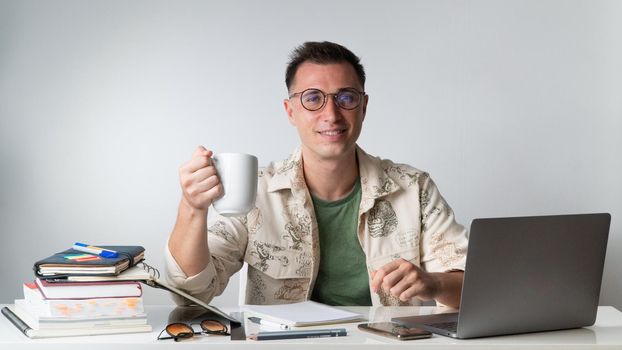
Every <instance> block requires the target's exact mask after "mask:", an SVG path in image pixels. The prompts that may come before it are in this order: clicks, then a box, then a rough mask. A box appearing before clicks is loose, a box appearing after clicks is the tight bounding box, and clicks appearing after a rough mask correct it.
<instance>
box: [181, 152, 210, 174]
mask: <svg viewBox="0 0 622 350" xmlns="http://www.w3.org/2000/svg"><path fill="white" fill-rule="evenodd" d="M213 153H214V152H212V151H210V150H207V149H205V148H204V147H203V146H199V147H198V148H197V149H196V150H195V151H194V154H193V155H192V159H190V161H189V162H188V163H186V164H184V165H183V166H182V168H181V170H180V171H182V172H185V173H187V174H191V173H194V172H195V171H197V170H199V169H202V168H206V167H208V166H211V165H212V159H211V156H212V155H213Z"/></svg>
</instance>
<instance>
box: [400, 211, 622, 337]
mask: <svg viewBox="0 0 622 350" xmlns="http://www.w3.org/2000/svg"><path fill="white" fill-rule="evenodd" d="M610 221H611V216H610V215H609V214H579V215H557V216H533V217H515V218H492V219H475V220H473V223H472V224H471V232H470V238H469V251H468V254H467V261H466V268H465V273H464V283H463V285H462V299H461V303H460V305H461V306H460V310H459V312H457V313H445V314H437V315H420V316H410V317H396V318H393V319H392V321H394V322H397V323H400V324H403V325H406V326H408V327H418V328H423V329H426V330H429V331H431V332H433V333H436V334H441V335H445V336H449V337H454V338H475V337H486V336H494V335H503V334H516V333H527V332H540V331H550V330H557V329H568V328H578V327H584V326H590V325H592V324H594V321H595V319H596V310H597V307H598V297H599V294H600V285H601V280H602V275H603V265H604V262H605V251H606V249H607V237H608V235H609V223H610Z"/></svg>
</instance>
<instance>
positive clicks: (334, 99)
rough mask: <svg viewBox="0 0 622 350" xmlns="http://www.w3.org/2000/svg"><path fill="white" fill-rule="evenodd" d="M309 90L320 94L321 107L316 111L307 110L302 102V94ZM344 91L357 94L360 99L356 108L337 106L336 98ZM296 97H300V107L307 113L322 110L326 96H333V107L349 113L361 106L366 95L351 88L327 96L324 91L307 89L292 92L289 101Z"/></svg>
mask: <svg viewBox="0 0 622 350" xmlns="http://www.w3.org/2000/svg"><path fill="white" fill-rule="evenodd" d="M310 90H313V91H318V92H319V93H320V94H322V97H323V98H324V101H323V102H322V105H321V106H320V107H318V108H316V109H309V108H307V106H305V103H304V102H303V101H302V96H303V95H304V93H305V92H307V91H310ZM344 91H348V92H355V93H357V94H359V95H360V96H361V98H360V99H359V101H358V103H357V104H356V106H354V107H352V108H346V107H344V106H342V105H341V104H339V99H338V98H337V96H339V94H340V93H342V92H344ZM296 95H300V104H301V105H302V107H303V108H304V109H306V110H307V111H310V112H315V111H319V110H320V109H322V108H324V106H326V102H327V101H328V96H333V103H335V105H336V106H337V107H339V108H343V109H345V110H347V111H351V110H354V109H357V108H358V107H359V106H360V105H361V102H362V101H363V99H364V98H365V96H366V95H367V94H366V93H365V91H359V90H357V89H355V88H351V87H348V88H343V89H339V90H338V91H337V92H336V93H333V94H327V93H325V92H324V91H322V90H320V89H316V88H309V89H304V90H302V91H300V92H294V93H293V94H291V95H289V99H292V97H295V96H296Z"/></svg>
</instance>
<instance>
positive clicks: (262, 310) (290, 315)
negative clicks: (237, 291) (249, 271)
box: [244, 300, 363, 327]
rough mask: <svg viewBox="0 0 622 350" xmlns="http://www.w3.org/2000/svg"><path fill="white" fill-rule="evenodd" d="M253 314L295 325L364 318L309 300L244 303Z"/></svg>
mask: <svg viewBox="0 0 622 350" xmlns="http://www.w3.org/2000/svg"><path fill="white" fill-rule="evenodd" d="M244 308H245V309H246V310H247V311H249V312H250V313H252V314H255V315H257V316H261V318H262V319H263V318H265V319H266V320H270V321H273V322H277V323H281V324H284V325H288V326H293V327H303V326H316V325H322V324H334V323H348V322H357V321H360V320H363V315H361V314H359V313H356V312H351V311H347V310H343V309H338V308H336V307H333V306H329V305H326V304H321V303H318V302H315V301H311V300H307V301H302V302H299V303H292V304H280V305H244Z"/></svg>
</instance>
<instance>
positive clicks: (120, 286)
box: [35, 278, 143, 300]
mask: <svg viewBox="0 0 622 350" xmlns="http://www.w3.org/2000/svg"><path fill="white" fill-rule="evenodd" d="M35 288H37V289H38V290H39V291H40V292H41V295H42V296H43V298H44V299H47V300H50V299H93V298H125V297H140V296H142V294H143V290H142V288H141V285H140V283H138V282H134V281H118V282H113V283H111V282H48V281H46V280H42V279H40V278H37V279H36V280H35Z"/></svg>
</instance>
